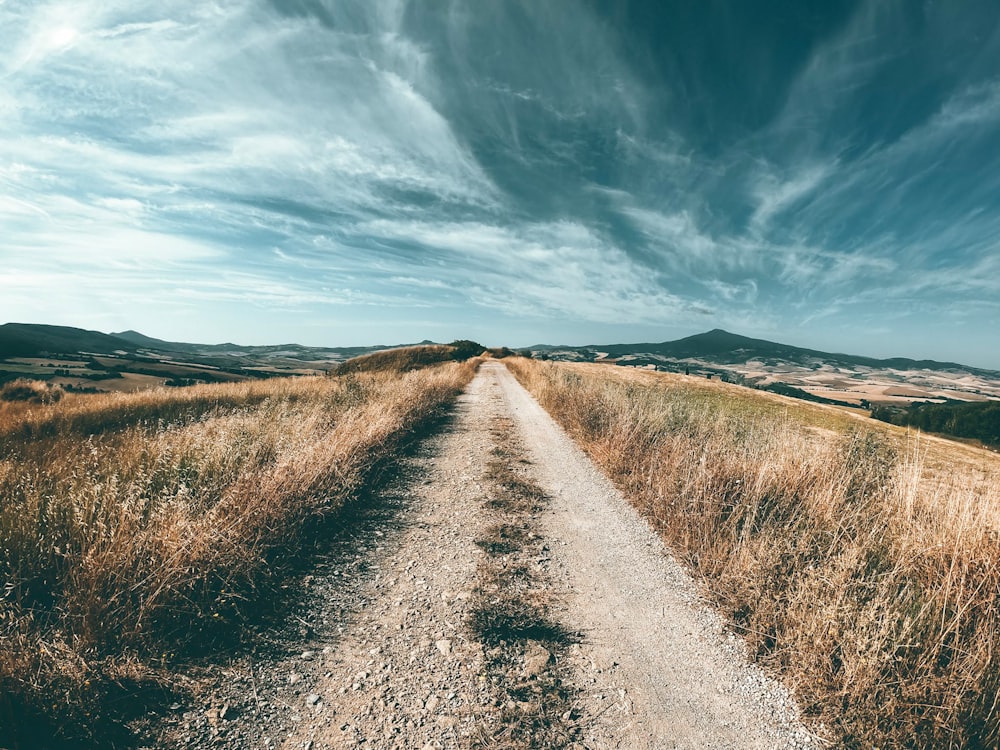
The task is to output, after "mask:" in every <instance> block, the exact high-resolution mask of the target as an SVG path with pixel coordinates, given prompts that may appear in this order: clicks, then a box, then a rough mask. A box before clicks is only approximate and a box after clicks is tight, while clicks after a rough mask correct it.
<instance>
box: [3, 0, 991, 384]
mask: <svg viewBox="0 0 1000 750" xmlns="http://www.w3.org/2000/svg"><path fill="white" fill-rule="evenodd" d="M0 50H2V52H0V81H2V83H0V321H9V320H16V321H25V322H46V323H60V324H67V325H79V326H83V327H88V328H95V329H98V330H104V331H110V330H121V329H124V328H135V329H138V330H140V331H142V332H144V333H147V334H149V335H153V336H158V337H161V338H168V339H178V340H187V341H199V342H218V341H224V340H234V341H237V342H241V343H276V342H286V341H297V342H300V343H305V344H321V345H331V346H335V345H353V344H369V343H400V342H405V341H415V340H420V339H424V338H430V339H435V340H451V339H454V338H459V337H463V338H466V337H467V338H475V339H477V340H481V341H483V342H484V343H488V344H497V345H498V344H508V345H518V346H520V345H527V344H532V343H540V342H548V343H575V344H584V343H599V342H604V343H611V342H629V341H662V340H666V339H672V338H677V337H679V336H684V335H688V334H691V333H696V332H700V331H704V330H708V329H711V328H716V327H721V328H726V329H728V330H732V331H734V332H738V333H743V334H747V335H753V336H759V337H764V338H770V339H773V340H778V341H783V342H788V343H794V344H800V345H806V346H811V347H814V348H820V349H829V350H836V351H849V352H852V353H860V354H870V355H876V356H894V355H904V356H913V357H932V358H936V359H951V360H957V361H961V362H966V363H969V364H973V365H979V366H986V367H994V368H1000V5H998V4H997V3H996V2H994V1H993V0H983V1H980V2H977V1H976V0H969V2H962V3H952V2H945V1H944V0H940V1H938V2H934V1H931V0H927V1H926V2H919V1H918V0H899V1H898V2H892V1H889V0H885V1H883V0H875V1H871V2H861V1H853V2H844V1H841V0H821V1H820V0H816V1H815V2H811V1H805V0H787V1H785V2H782V1H779V0H770V1H769V2H763V3H745V2H736V1H735V0H732V1H730V2H720V1H714V2H713V1H712V0H686V1H685V2H680V1H673V2H667V1H664V2H659V1H654V0H647V1H646V2H626V1H624V0H623V1H621V2H610V1H607V2H597V0H593V1H588V0H576V1H575V2H571V1H570V0H546V1H545V2H538V1H537V0H524V2H517V1H515V0H506V1H505V0H495V1H490V2H468V1H467V0H461V1H458V0H456V1H455V2H447V0H433V1H431V0H426V1H424V2H404V1H403V0H337V1H334V0H271V1H270V2H263V1H259V2H257V1H251V0H239V1H237V0H217V1H216V2H210V3H204V2H176V1H174V0H157V2H155V3H154V2H147V1H146V0H128V1H127V2H125V1H124V0H123V1H121V2H115V1H114V0H72V1H68V0H67V1H63V2H30V1H25V0H0Z"/></svg>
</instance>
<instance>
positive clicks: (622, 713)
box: [151, 363, 819, 750]
mask: <svg viewBox="0 0 1000 750" xmlns="http://www.w3.org/2000/svg"><path fill="white" fill-rule="evenodd" d="M504 420H506V422H507V423H509V424H510V425H511V426H512V427H511V430H510V431H508V432H507V433H503V431H500V432H498V430H497V425H498V423H499V422H502V421H504ZM505 434H506V437H504V435H505ZM498 436H499V437H498ZM498 440H501V441H503V440H506V441H508V442H510V441H516V442H517V443H519V444H520V445H521V446H522V448H521V449H520V450H523V455H522V454H521V453H519V452H518V450H513V451H510V452H507V453H506V454H504V453H503V451H502V450H499V451H498V442H497V441H498ZM502 447H503V446H499V448H501V449H502ZM498 455H505V456H506V460H507V461H508V468H510V467H513V468H512V470H513V471H515V472H517V476H523V477H524V478H525V481H526V482H529V483H530V484H531V486H536V487H538V488H540V490H541V491H542V492H543V493H544V496H545V498H546V499H545V501H544V502H539V503H537V504H535V505H534V506H530V507H529V506H526V508H525V509H523V514H522V516H521V517H517V518H511V517H507V516H502V515H498V513H500V512H501V511H498V510H497V508H496V507H494V505H495V504H491V502H490V501H491V498H495V497H496V494H497V481H498V480H497V466H496V460H497V457H498ZM524 456H526V457H527V459H528V462H527V463H525V462H524V461H523V460H522V459H523V457H524ZM491 462H493V463H492V464H491ZM525 486H528V485H527V484H526V485H525ZM501 522H503V523H510V524H511V525H518V524H520V526H521V527H522V528H523V529H524V539H525V540H527V541H523V540H522V541H523V543H522V544H520V545H519V546H518V548H517V550H513V551H511V550H508V551H505V548H504V547H502V546H501V547H498V548H490V547H489V546H488V545H484V539H490V538H496V535H497V530H496V529H497V524H498V523H501ZM477 542H479V544H477ZM490 549H492V552H490V551H489V550H490ZM498 550H499V551H498ZM518 550H519V551H518ZM491 555H492V557H491ZM518 555H520V557H518ZM317 559H318V562H317V564H316V566H315V567H314V568H313V569H311V570H309V571H308V573H304V574H303V579H302V581H301V584H302V587H303V590H304V592H305V593H304V594H303V595H302V596H301V597H299V599H298V602H297V604H296V605H295V607H294V608H293V611H292V613H291V614H290V615H289V617H288V618H287V619H286V621H285V623H284V626H283V627H282V628H280V629H278V630H276V631H274V632H272V633H271V634H270V635H269V636H268V637H267V638H266V639H263V638H262V639H261V640H260V641H259V642H258V643H257V644H256V645H255V647H254V648H253V649H252V653H245V654H243V655H241V656H238V657H234V658H233V660H232V661H231V663H229V664H227V665H224V666H223V665H216V666H214V667H206V668H205V669H204V671H203V672H202V673H201V674H199V675H198V677H197V679H196V680H195V681H194V690H193V693H192V694H193V695H194V696H195V697H194V698H193V699H191V700H189V701H187V702H186V703H184V704H181V703H177V704H174V705H173V706H171V709H170V713H169V715H168V716H166V717H164V718H163V719H162V720H161V721H160V722H159V724H158V729H157V736H158V739H157V740H156V741H155V742H153V743H151V744H153V745H155V746H156V747H198V748H200V747H209V748H230V749H232V750H236V748H240V749H243V748H268V747H272V748H273V747H279V746H280V747H285V748H300V749H302V748H306V749H308V750H319V749H320V748H347V747H361V748H459V747H480V746H489V747H508V748H512V747H521V746H524V747H527V746H531V745H524V744H522V745H519V744H517V742H518V739H517V735H516V732H514V733H511V731H508V730H504V729H503V728H504V726H505V724H504V722H508V724H509V723H510V721H512V719H511V717H515V718H516V717H522V718H523V717H525V716H529V717H530V716H535V717H538V716H541V715H542V714H545V712H548V713H549V714H553V715H552V716H549V717H548V719H545V720H546V721H548V720H551V721H553V722H555V723H557V724H559V727H560V728H559V732H557V733H556V734H553V735H552V736H553V737H556V736H558V737H561V738H563V740H562V741H564V744H565V745H568V746H575V747H578V748H681V747H684V748H716V747H717V748H736V747H741V748H779V747H785V748H799V747H802V748H805V747H818V746H819V744H818V742H817V741H816V740H815V739H814V738H813V736H812V735H811V734H810V733H809V732H807V731H806V730H805V729H804V728H803V727H802V725H801V724H799V723H798V720H797V713H796V709H795V706H794V704H793V702H792V701H791V700H790V698H789V697H788V695H787V693H786V692H785V691H784V690H783V689H782V688H781V687H780V686H778V685H777V684H776V683H774V682H773V681H771V680H770V679H769V678H767V677H766V676H765V675H763V674H761V673H760V672H759V671H758V670H756V669H754V668H753V667H750V666H748V665H747V663H746V660H745V657H744V655H743V653H742V651H741V648H740V644H739V642H738V641H737V640H736V639H735V638H733V637H732V636H730V635H727V633H726V631H725V630H724V628H723V626H722V624H721V623H720V622H719V620H718V618H717V617H715V616H714V615H713V614H712V613H711V612H710V611H709V610H708V609H707V608H706V607H705V606H704V605H703V604H702V603H701V602H700V600H699V598H698V595H697V591H696V589H695V588H694V586H693V584H692V583H691V581H690V580H689V579H688V578H687V576H686V575H685V574H684V572H683V571H682V570H681V569H680V568H679V566H677V564H676V563H674V562H673V560H672V558H670V557H669V555H667V554H666V552H665V551H664V549H663V547H662V544H661V542H660V541H659V539H658V538H657V537H656V536H655V535H654V534H653V533H652V532H651V531H650V530H649V529H648V527H647V526H646V525H645V524H644V523H643V522H642V521H641V519H639V518H638V517H637V516H636V515H635V514H634V513H633V512H632V511H631V509H629V508H628V507H627V505H626V504H625V502H624V501H623V500H622V498H621V497H620V495H618V493H617V492H616V491H615V490H614V489H613V487H611V485H610V484H609V483H608V482H607V480H606V479H604V477H603V476H602V475H600V474H599V472H597V471H596V469H594V467H593V465H592V464H590V462H589V461H588V460H587V459H586V458H585V457H584V456H583V454H582V453H581V452H580V451H579V450H578V449H576V447H575V446H573V445H572V443H571V442H570V441H569V440H568V439H567V438H566V437H565V435H563V434H562V433H561V431H559V429H558V428H557V427H556V426H555V425H554V424H553V423H552V422H551V420H550V419H549V418H548V416H547V415H545V414H544V412H542V410H541V409H540V407H538V405H537V403H535V402H534V400H533V399H531V397H530V396H528V394H527V393H526V392H525V391H524V390H523V389H522V388H521V387H520V386H519V385H518V384H517V383H516V381H514V380H513V378H512V377H511V376H510V375H509V373H508V372H507V371H506V369H505V368H504V367H503V366H502V365H501V364H498V363H490V364H487V365H485V366H484V367H483V368H482V371H481V372H480V374H479V375H478V376H477V378H476V379H475V380H474V381H473V383H472V385H471V386H470V388H469V389H468V391H467V393H466V394H465V395H464V396H462V397H461V399H460V401H459V403H458V405H457V407H456V413H455V415H454V418H453V419H452V420H451V421H450V422H449V423H448V424H447V426H446V428H445V429H444V430H443V431H442V432H441V434H439V435H437V436H435V437H432V438H430V439H428V440H426V441H425V442H424V443H423V444H422V445H421V447H420V448H419V450H418V451H417V452H416V453H415V455H412V456H410V457H407V458H405V459H404V460H403V465H402V466H401V469H400V471H399V474H398V476H397V477H396V478H395V480H394V481H393V482H392V483H391V484H390V486H389V487H388V488H387V489H386V490H385V491H383V492H380V493H379V494H378V495H377V496H376V497H373V498H370V499H369V500H367V501H365V502H364V503H362V504H360V505H359V510H358V514H357V517H356V518H354V519H352V520H351V522H350V523H348V524H347V525H346V527H345V530H344V532H343V533H341V534H339V535H338V537H337V538H334V539H332V540H330V542H329V545H328V546H327V547H326V548H324V549H322V550H319V551H318V556H317ZM490 565H492V566H493V567H492V568H490V567H489V566H490ZM484 566H486V567H484ZM504 566H509V569H510V570H511V571H515V570H522V569H523V570H530V571H531V575H532V578H531V584H530V586H529V587H528V590H527V591H526V593H525V595H526V596H527V597H528V598H529V599H531V601H533V602H544V604H543V605H539V606H543V607H544V609H545V612H546V616H547V617H548V618H549V619H550V620H552V621H553V622H552V623H550V624H551V625H552V626H553V628H554V629H555V630H558V631H559V633H561V634H562V636H560V637H561V640H560V641H559V643H557V644H555V645H554V644H553V643H552V642H549V641H546V640H545V637H549V636H544V637H543V636H537V637H535V636H532V635H531V634H530V633H528V634H527V635H525V634H523V633H522V634H520V635H519V636H518V639H517V640H516V643H514V641H505V640H499V641H498V640H496V638H493V639H492V640H491V636H489V634H488V633H487V634H485V635H484V630H483V628H481V627H477V626H475V623H476V622H478V621H479V619H481V614H482V607H483V606H484V602H485V603H489V602H490V601H493V602H495V601H496V600H497V596H496V595H495V594H494V593H493V589H491V587H490V586H491V585H490V584H489V580H491V579H490V578H489V576H490V575H492V576H493V579H492V580H493V581H494V583H499V584H502V583H503V581H504V574H503V570H504V569H505V568H504ZM490 570H492V571H493V573H490V572H489V571H490ZM484 571H485V572H484ZM497 571H500V572H497ZM512 574H513V573H512ZM494 588H496V587H495V586H494ZM542 589H544V590H542ZM477 618H478V619H477ZM526 632H527V631H526ZM553 632H554V631H553ZM521 636H523V637H521ZM529 636H531V637H529ZM551 637H554V636H551ZM512 643H513V644H514V645H513V646H512V645H511V644H512ZM503 659H506V661H503ZM508 678H509V680H510V682H511V685H516V686H517V690H516V691H514V692H511V693H509V694H508V693H507V692H505V691H504V685H503V682H504V680H506V679H508ZM532 690H533V691H534V692H533V693H532ZM518 691H521V692H523V693H524V695H523V696H522V695H521V693H520V692H518ZM542 693H553V694H554V693H558V695H557V696H556V697H555V698H551V699H549V698H545V696H544V695H543V696H542V697H541V698H539V697H538V695H539V694H542ZM531 695H534V696H535V697H531ZM525 696H527V697H525ZM539 706H541V707H542V708H541V709H539ZM563 708H564V709H565V711H563V710H562V709H563ZM532 711H535V713H534V714H532V713H531V712H532ZM539 711H541V713H539ZM553 716H554V717H555V718H553ZM543 718H544V717H543ZM515 729H516V727H515ZM501 730H503V731H501ZM534 736H536V737H537V736H540V735H534ZM523 741H524V740H522V742H523ZM528 741H530V739H529V740H528Z"/></svg>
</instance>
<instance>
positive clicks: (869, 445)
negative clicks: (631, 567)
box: [508, 359, 1000, 748]
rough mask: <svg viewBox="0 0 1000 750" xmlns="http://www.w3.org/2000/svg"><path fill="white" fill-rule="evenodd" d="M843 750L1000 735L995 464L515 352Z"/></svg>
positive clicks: (638, 375) (799, 408) (541, 391)
mask: <svg viewBox="0 0 1000 750" xmlns="http://www.w3.org/2000/svg"><path fill="white" fill-rule="evenodd" d="M508 364H509V366H510V367H511V369H512V370H514V371H515V373H516V374H517V375H518V377H519V378H520V379H521V380H522V382H523V383H524V384H525V385H526V386H527V387H528V388H529V390H531V391H532V393H534V394H535V395H536V397H538V398H539V400H540V401H541V402H542V404H543V405H544V406H545V407H546V408H547V409H548V410H549V411H550V413H552V415H553V416H555V417H556V418H557V420H558V421H560V422H561V423H562V424H563V425H564V426H565V427H566V428H567V429H568V430H569V431H570V433H571V434H572V435H573V436H574V437H576V438H577V439H578V440H579V441H580V443H581V444H582V445H583V446H584V447H585V449H586V450H587V452H588V453H589V454H590V456H591V457H592V458H593V459H594V460H595V461H596V462H597V463H598V464H599V465H600V466H602V467H603V468H604V469H605V470H606V471H607V472H608V474H609V475H610V476H611V477H612V478H613V479H614V480H615V481H616V482H617V483H618V485H619V486H620V487H621V488H622V490H623V491H624V492H625V494H626V495H627V496H628V497H629V498H630V499H631V501H632V502H633V503H634V504H635V505H636V506H637V507H638V508H639V509H640V510H641V512H643V513H644V514H645V515H646V517H647V518H648V519H649V520H650V521H651V522H652V523H653V524H654V525H655V527H656V528H657V529H658V530H659V531H660V533H661V534H662V535H663V537H664V538H665V539H666V541H667V542H668V544H669V545H670V546H671V548H672V549H673V550H674V551H675V553H676V554H677V555H678V556H679V557H680V558H681V559H683V560H684V561H685V562H686V563H687V564H688V565H689V566H690V567H691V568H692V569H693V570H694V571H695V572H696V573H697V574H698V575H700V576H701V578H702V580H703V582H704V584H705V587H706V589H707V590H708V591H709V592H710V593H711V596H712V597H713V598H714V599H715V601H716V602H717V604H718V605H720V607H721V608H722V610H723V611H724V613H725V614H726V616H727V617H728V618H730V620H731V621H732V622H733V623H734V625H735V627H736V628H737V629H738V630H739V631H740V632H742V633H743V634H744V636H745V637H746V638H747V640H748V642H749V644H750V646H751V649H752V651H753V652H754V653H755V654H756V657H757V659H758V660H759V661H760V662H762V663H763V664H765V665H766V666H768V667H770V668H773V669H775V670H777V671H779V672H780V673H781V674H782V675H783V677H784V679H785V681H786V683H787V684H789V685H790V686H791V687H792V688H793V689H794V690H795V692H796V694H797V695H798V697H799V700H800V705H801V706H802V708H803V709H804V710H805V711H806V713H807V714H809V715H812V716H813V717H815V718H816V719H818V720H819V721H822V722H823V723H825V724H826V726H827V727H828V728H829V730H830V731H831V732H832V734H833V736H834V737H836V742H837V743H838V744H844V745H846V746H848V747H869V748H870V747H872V746H876V747H883V748H884V747H923V748H932V747H933V748H940V747H995V746H996V745H997V743H998V742H1000V715H998V712H997V705H996V702H997V695H998V689H1000V652H998V650H997V648H996V644H997V642H998V640H1000V600H998V597H997V591H998V590H1000V460H998V458H997V457H996V456H995V455H993V454H990V453H988V452H986V451H982V450H977V449H973V448H969V447H967V446H960V445H956V444H953V443H948V442H946V441H943V440H938V439H933V438H930V439H928V438H924V437H921V436H918V435H916V434H914V433H908V432H906V431H904V430H901V429H898V428H893V427H890V426H886V425H882V424H878V423H872V422H871V421H869V420H863V419H861V418H858V417H856V416H854V415H851V414H849V413H847V412H845V411H843V410H838V409H836V408H832V407H825V406H817V405H811V404H803V403H802V402H797V401H794V400H791V399H785V398H782V397H779V396H775V395H771V394H763V393H759V392H755V391H751V390H749V389H745V388H740V387H738V386H731V385H727V384H723V383H717V382H707V381H705V380H704V379H698V378H694V377H685V376H681V375H671V374H665V373H650V372H643V371H638V370H631V369H625V368H608V367H606V366H601V365H574V364H563V363H558V364H557V363H540V362H532V361H529V360H523V359H518V360H508Z"/></svg>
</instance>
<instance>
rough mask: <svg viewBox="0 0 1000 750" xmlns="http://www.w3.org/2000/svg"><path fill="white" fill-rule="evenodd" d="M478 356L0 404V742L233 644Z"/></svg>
mask: <svg viewBox="0 0 1000 750" xmlns="http://www.w3.org/2000/svg"><path fill="white" fill-rule="evenodd" d="M476 364H477V360H472V361H469V362H464V363H458V362H449V363H446V364H441V365H438V366H435V367H430V368H425V369H421V370H420V371H418V372H406V373H402V372H367V373H359V374H352V375H349V376H344V377H310V378H297V379H288V378H284V379H273V380H267V381H253V382H246V383H238V384H221V385H202V386H195V387H190V388H180V389H158V390H147V391H142V392H139V393H132V394H123V393H116V394H107V395H73V394H69V395H65V396H62V398H61V399H60V400H59V401H58V402H57V403H51V404H39V403H31V402H29V401H18V402H0V498H2V504H0V581H2V586H3V588H0V738H8V737H10V736H11V733H13V732H14V730H15V729H16V728H17V727H18V726H23V725H25V724H30V723H32V722H38V721H41V722H44V721H50V722H54V723H57V724H59V723H61V724H62V726H63V727H64V728H66V729H69V728H71V727H75V728H77V729H80V730H81V731H82V732H83V733H84V734H85V733H86V731H87V728H88V727H89V726H90V725H91V724H93V723H95V722H97V721H99V720H100V715H101V712H102V711H103V710H104V709H106V708H107V705H108V703H109V701H111V700H114V697H113V696H118V699H121V696H122V695H127V694H129V692H130V691H132V692H134V691H135V690H137V689H138V688H139V687H140V686H142V685H143V684H146V683H150V682H153V683H156V682H157V681H158V680H161V679H164V677H163V675H167V677H166V679H169V673H170V668H171V665H172V664H173V663H174V661H175V660H176V659H178V658H183V655H184V654H185V653H191V652H192V649H195V650H198V649H205V648H209V647H211V644H214V643H218V642H220V641H225V640H226V639H231V638H232V637H233V633H234V632H235V631H238V630H239V627H240V626H241V625H242V624H243V623H245V622H246V621H248V620H250V619H252V618H253V617H254V616H255V613H256V612H257V611H258V610H260V609H261V607H262V605H264V604H266V602H267V601H268V599H269V596H270V594H271V592H273V591H275V590H276V587H277V586H278V585H279V584H280V580H281V575H282V564H283V562H284V561H286V560H288V559H289V558H291V557H292V556H294V554H295V553H296V551H297V550H299V549H300V548H301V544H302V542H303V540H304V539H305V538H306V536H307V533H308V530H309V529H310V528H312V527H314V526H315V525H316V524H317V523H318V522H319V521H320V520H324V521H328V520H329V519H336V517H337V515H338V513H339V511H340V510H341V508H342V507H344V505H345V503H348V502H349V500H350V499H351V498H352V497H354V496H355V495H356V494H357V493H358V492H359V490H360V489H361V488H362V486H363V485H364V483H365V482H366V480H367V477H369V476H370V474H371V472H372V470H373V469H374V468H376V467H377V466H379V465H381V464H382V463H383V462H384V461H385V460H386V459H387V458H388V457H391V456H392V455H393V454H394V452H395V451H397V450H398V449H399V447H400V446H401V445H402V444H404V443H405V441H406V440H407V439H408V436H409V435H411V434H412V433H414V431H416V430H418V429H420V428H421V425H423V424H425V423H426V422H427V421H428V420H429V419H430V418H432V417H434V416H435V415H436V414H438V413H440V410H441V408H442V407H443V406H444V405H445V404H447V403H449V402H450V401H452V400H453V399H454V397H455V396H456V395H457V394H458V393H459V391H460V390H461V388H462V387H464V385H465V384H466V383H467V382H468V381H469V380H470V379H471V377H472V374H473V373H474V370H475V367H476ZM4 744H5V743H4V742H3V741H2V739H0V745H4ZM16 744H17V742H16V740H15V745H16Z"/></svg>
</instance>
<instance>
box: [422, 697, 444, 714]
mask: <svg viewBox="0 0 1000 750" xmlns="http://www.w3.org/2000/svg"><path fill="white" fill-rule="evenodd" d="M440 702H441V699H440V698H438V697H437V696H436V695H432V696H431V697H430V698H428V699H427V702H426V703H425V704H424V708H426V709H427V713H429V714H432V713H434V709H435V708H437V707H438V704H439V703H440Z"/></svg>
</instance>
